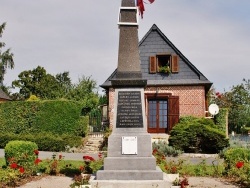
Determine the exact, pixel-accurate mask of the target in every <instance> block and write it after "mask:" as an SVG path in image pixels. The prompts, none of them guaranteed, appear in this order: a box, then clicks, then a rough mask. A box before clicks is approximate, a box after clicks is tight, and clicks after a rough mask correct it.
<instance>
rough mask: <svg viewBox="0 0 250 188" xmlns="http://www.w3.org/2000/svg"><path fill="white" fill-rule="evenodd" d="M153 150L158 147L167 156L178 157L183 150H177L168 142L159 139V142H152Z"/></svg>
mask: <svg viewBox="0 0 250 188" xmlns="http://www.w3.org/2000/svg"><path fill="white" fill-rule="evenodd" d="M152 147H153V150H154V149H157V150H158V151H159V152H161V153H163V154H164V155H165V156H168V157H171V156H173V157H177V156H178V155H180V154H181V153H183V151H181V150H177V149H175V148H174V147H172V146H169V145H168V143H167V142H165V141H161V140H159V141H158V142H153V144H152Z"/></svg>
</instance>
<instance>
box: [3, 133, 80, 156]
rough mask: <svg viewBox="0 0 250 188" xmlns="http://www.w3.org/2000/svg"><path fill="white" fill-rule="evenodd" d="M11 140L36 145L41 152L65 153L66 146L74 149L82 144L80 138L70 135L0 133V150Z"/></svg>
mask: <svg viewBox="0 0 250 188" xmlns="http://www.w3.org/2000/svg"><path fill="white" fill-rule="evenodd" d="M12 140H19V141H31V142H34V143H36V144H37V145H38V149H39V150H41V151H55V152H58V151H65V148H66V146H70V147H74V146H79V145H81V144H82V137H80V136H72V135H66V134H63V135H56V134H52V133H48V132H46V133H45V132H41V133H38V134H13V133H0V148H5V146H6V144H7V143H8V142H10V141H12Z"/></svg>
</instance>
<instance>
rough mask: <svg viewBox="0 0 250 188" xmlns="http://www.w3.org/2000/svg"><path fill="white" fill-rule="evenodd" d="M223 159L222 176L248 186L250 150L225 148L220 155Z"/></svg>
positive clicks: (249, 182)
mask: <svg viewBox="0 0 250 188" xmlns="http://www.w3.org/2000/svg"><path fill="white" fill-rule="evenodd" d="M220 157H222V158H223V159H224V165H225V172H224V174H225V175H227V176H228V177H230V178H234V179H235V180H236V181H238V182H240V183H242V184H244V185H245V186H246V187H249V186H250V150H249V149H246V148H227V149H224V150H223V152H221V153H220Z"/></svg>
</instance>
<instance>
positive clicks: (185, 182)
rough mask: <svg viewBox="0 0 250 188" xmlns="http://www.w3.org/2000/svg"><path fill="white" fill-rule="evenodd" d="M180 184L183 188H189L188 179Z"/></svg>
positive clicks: (184, 179)
mask: <svg viewBox="0 0 250 188" xmlns="http://www.w3.org/2000/svg"><path fill="white" fill-rule="evenodd" d="M180 183H181V188H188V186H189V183H188V179H187V178H186V177H184V178H183V179H182V180H181V182H180Z"/></svg>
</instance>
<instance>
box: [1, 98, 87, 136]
mask: <svg viewBox="0 0 250 188" xmlns="http://www.w3.org/2000/svg"><path fill="white" fill-rule="evenodd" d="M81 110H82V105H81V104H80V103H78V102H75V101H68V100H54V101H17V102H8V103H0V117H1V120H0V132H2V133H6V132H8V133H15V134H22V133H38V132H51V133H54V134H71V135H82V132H80V133H79V132H78V131H79V130H84V129H85V128H84V126H86V127H87V123H88V122H87V121H82V119H80V115H81ZM80 122H81V123H80ZM83 123H84V125H83ZM85 132H86V131H85ZM78 133H79V134H78ZM85 134H86V133H85Z"/></svg>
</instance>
